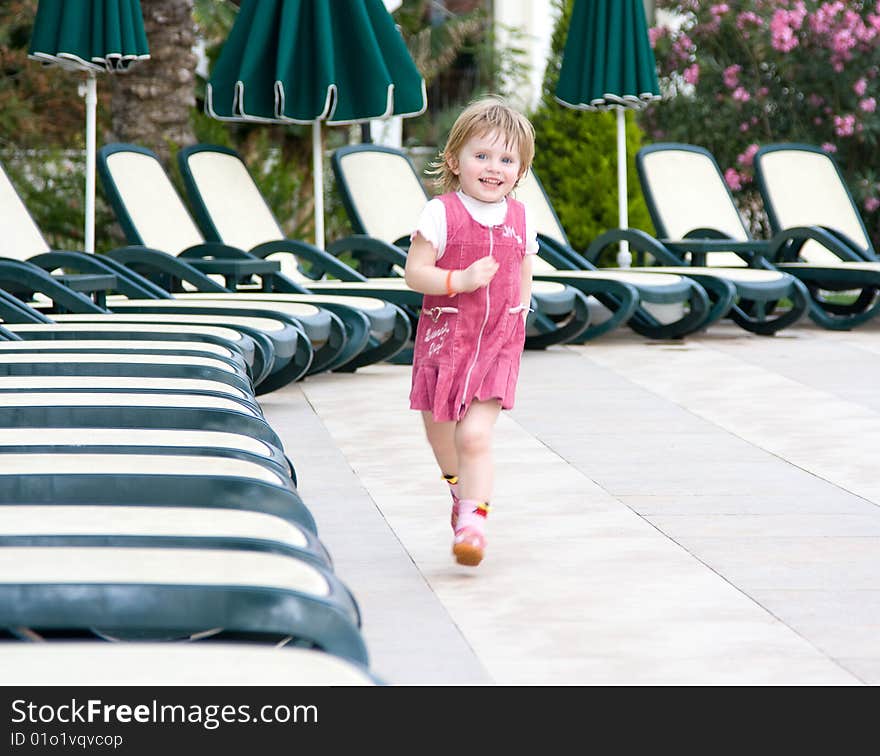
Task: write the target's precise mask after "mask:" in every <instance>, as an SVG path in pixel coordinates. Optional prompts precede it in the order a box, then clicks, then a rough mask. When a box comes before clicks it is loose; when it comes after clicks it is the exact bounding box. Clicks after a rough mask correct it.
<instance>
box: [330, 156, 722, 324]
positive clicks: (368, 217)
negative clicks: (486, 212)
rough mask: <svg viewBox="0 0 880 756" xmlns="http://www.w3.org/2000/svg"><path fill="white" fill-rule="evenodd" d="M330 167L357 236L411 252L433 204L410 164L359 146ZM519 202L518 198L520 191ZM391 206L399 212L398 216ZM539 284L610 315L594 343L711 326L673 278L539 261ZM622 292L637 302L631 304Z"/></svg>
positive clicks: (686, 287) (693, 294)
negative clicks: (575, 293) (567, 289)
mask: <svg viewBox="0 0 880 756" xmlns="http://www.w3.org/2000/svg"><path fill="white" fill-rule="evenodd" d="M331 162H332V166H333V171H334V173H335V175H336V181H337V186H338V187H339V189H340V192H341V194H342V199H343V204H344V205H345V208H346V210H347V212H348V215H349V218H350V220H351V223H352V226H353V227H354V228H355V230H356V231H357V232H358V233H363V234H369V235H370V236H371V237H375V238H377V239H380V240H382V241H385V242H387V243H389V244H396V245H400V246H406V245H408V243H409V234H410V233H411V231H412V229H413V228H415V225H416V222H417V220H418V217H419V213H420V212H421V209H422V207H423V206H424V204H425V202H426V200H427V199H428V194H427V192H426V190H425V188H424V186H423V185H422V182H421V181H420V179H419V176H418V173H417V171H416V169H415V166H414V165H413V163H412V161H411V160H410V159H409V156H408V155H406V153H404V152H403V151H401V150H395V149H392V148H388V147H380V146H377V145H353V146H349V147H343V148H341V149H339V150H337V151H336V152H335V153H334V155H333V158H332V161H331ZM516 196H517V197H520V193H519V190H517V193H516ZM520 198H522V197H520ZM526 201H527V203H528V200H526ZM529 204H530V203H529ZM389 206H391V207H393V208H394V210H393V211H392V212H389V211H388V207H389ZM529 209H530V211H531V210H532V207H531V205H530V207H529ZM332 248H333V246H332V245H330V246H329V247H328V249H332ZM569 267H573V266H569ZM534 280H535V281H536V282H537V285H540V284H541V282H554V283H556V284H559V283H564V284H565V285H568V286H571V287H574V288H576V289H578V290H579V291H580V292H581V293H583V294H585V295H590V296H593V297H595V298H596V299H597V300H599V301H600V302H601V303H602V304H603V305H605V307H606V308H608V309H609V310H610V311H611V313H612V314H611V317H610V318H608V319H607V320H606V321H604V322H603V323H601V324H598V325H596V326H593V327H592V328H591V329H590V330H588V331H586V332H585V333H584V334H583V335H582V337H581V340H583V339H584V338H595V337H596V336H599V335H601V334H602V333H605V332H607V331H608V330H610V329H611V328H613V327H615V326H617V325H620V324H621V323H623V322H626V323H627V324H628V325H629V326H630V327H631V328H632V329H633V330H635V331H636V332H638V333H640V334H641V335H644V336H647V337H649V338H675V337H680V336H685V335H687V334H688V333H693V332H694V331H697V330H700V329H702V328H705V327H706V326H707V325H708V323H709V317H710V310H709V300H708V297H707V295H706V292H705V291H704V290H703V288H702V287H701V286H700V285H699V284H696V283H694V282H692V281H689V280H687V279H686V278H683V277H681V276H679V275H675V274H663V275H661V274H659V273H658V274H654V275H652V276H650V277H649V276H644V275H639V276H637V275H635V274H633V273H628V272H625V271H606V270H602V271H595V270H594V271H586V270H581V271H577V270H559V269H556V268H554V267H553V266H550V265H546V266H541V265H540V262H539V261H536V264H535V266H534ZM623 291H626V292H630V293H631V295H634V297H631V298H629V299H627V298H625V296H624V295H623V294H622V292H623ZM652 307H653V308H655V309H654V312H653V313H652V312H651V308H652ZM661 311H664V312H663V314H662V315H661V314H660V313H661Z"/></svg>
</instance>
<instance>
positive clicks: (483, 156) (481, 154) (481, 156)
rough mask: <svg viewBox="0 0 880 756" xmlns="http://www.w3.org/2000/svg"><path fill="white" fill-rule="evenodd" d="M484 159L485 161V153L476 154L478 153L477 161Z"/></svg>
mask: <svg viewBox="0 0 880 756" xmlns="http://www.w3.org/2000/svg"><path fill="white" fill-rule="evenodd" d="M485 159H486V153H485V152H478V153H477V160H485Z"/></svg>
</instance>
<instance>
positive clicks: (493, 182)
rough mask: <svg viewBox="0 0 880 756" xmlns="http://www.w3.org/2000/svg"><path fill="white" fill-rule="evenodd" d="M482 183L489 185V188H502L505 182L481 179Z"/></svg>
mask: <svg viewBox="0 0 880 756" xmlns="http://www.w3.org/2000/svg"><path fill="white" fill-rule="evenodd" d="M480 183H481V184H488V185H489V186H501V184H502V183H503V182H502V181H501V179H495V178H481V179H480Z"/></svg>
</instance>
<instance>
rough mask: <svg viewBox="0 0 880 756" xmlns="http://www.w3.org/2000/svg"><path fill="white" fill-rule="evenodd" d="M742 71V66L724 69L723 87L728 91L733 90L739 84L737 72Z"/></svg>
mask: <svg viewBox="0 0 880 756" xmlns="http://www.w3.org/2000/svg"><path fill="white" fill-rule="evenodd" d="M740 71H742V66H740V65H734V66H728V67H727V68H725V69H724V74H723V77H724V86H726V87H727V88H728V89H733V88H734V87H736V86H737V85H738V84H739V72H740Z"/></svg>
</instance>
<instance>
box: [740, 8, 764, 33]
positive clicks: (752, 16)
mask: <svg viewBox="0 0 880 756" xmlns="http://www.w3.org/2000/svg"><path fill="white" fill-rule="evenodd" d="M747 25H752V26H755V27H757V26H763V25H764V19H763V18H761V17H760V16H759V15H758V14H757V13H753V12H752V11H744V12H742V13H740V14H739V15H738V16H737V17H736V28H737V29H739V30H740V31H743V30H744V29H745V28H746V26H747Z"/></svg>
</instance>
